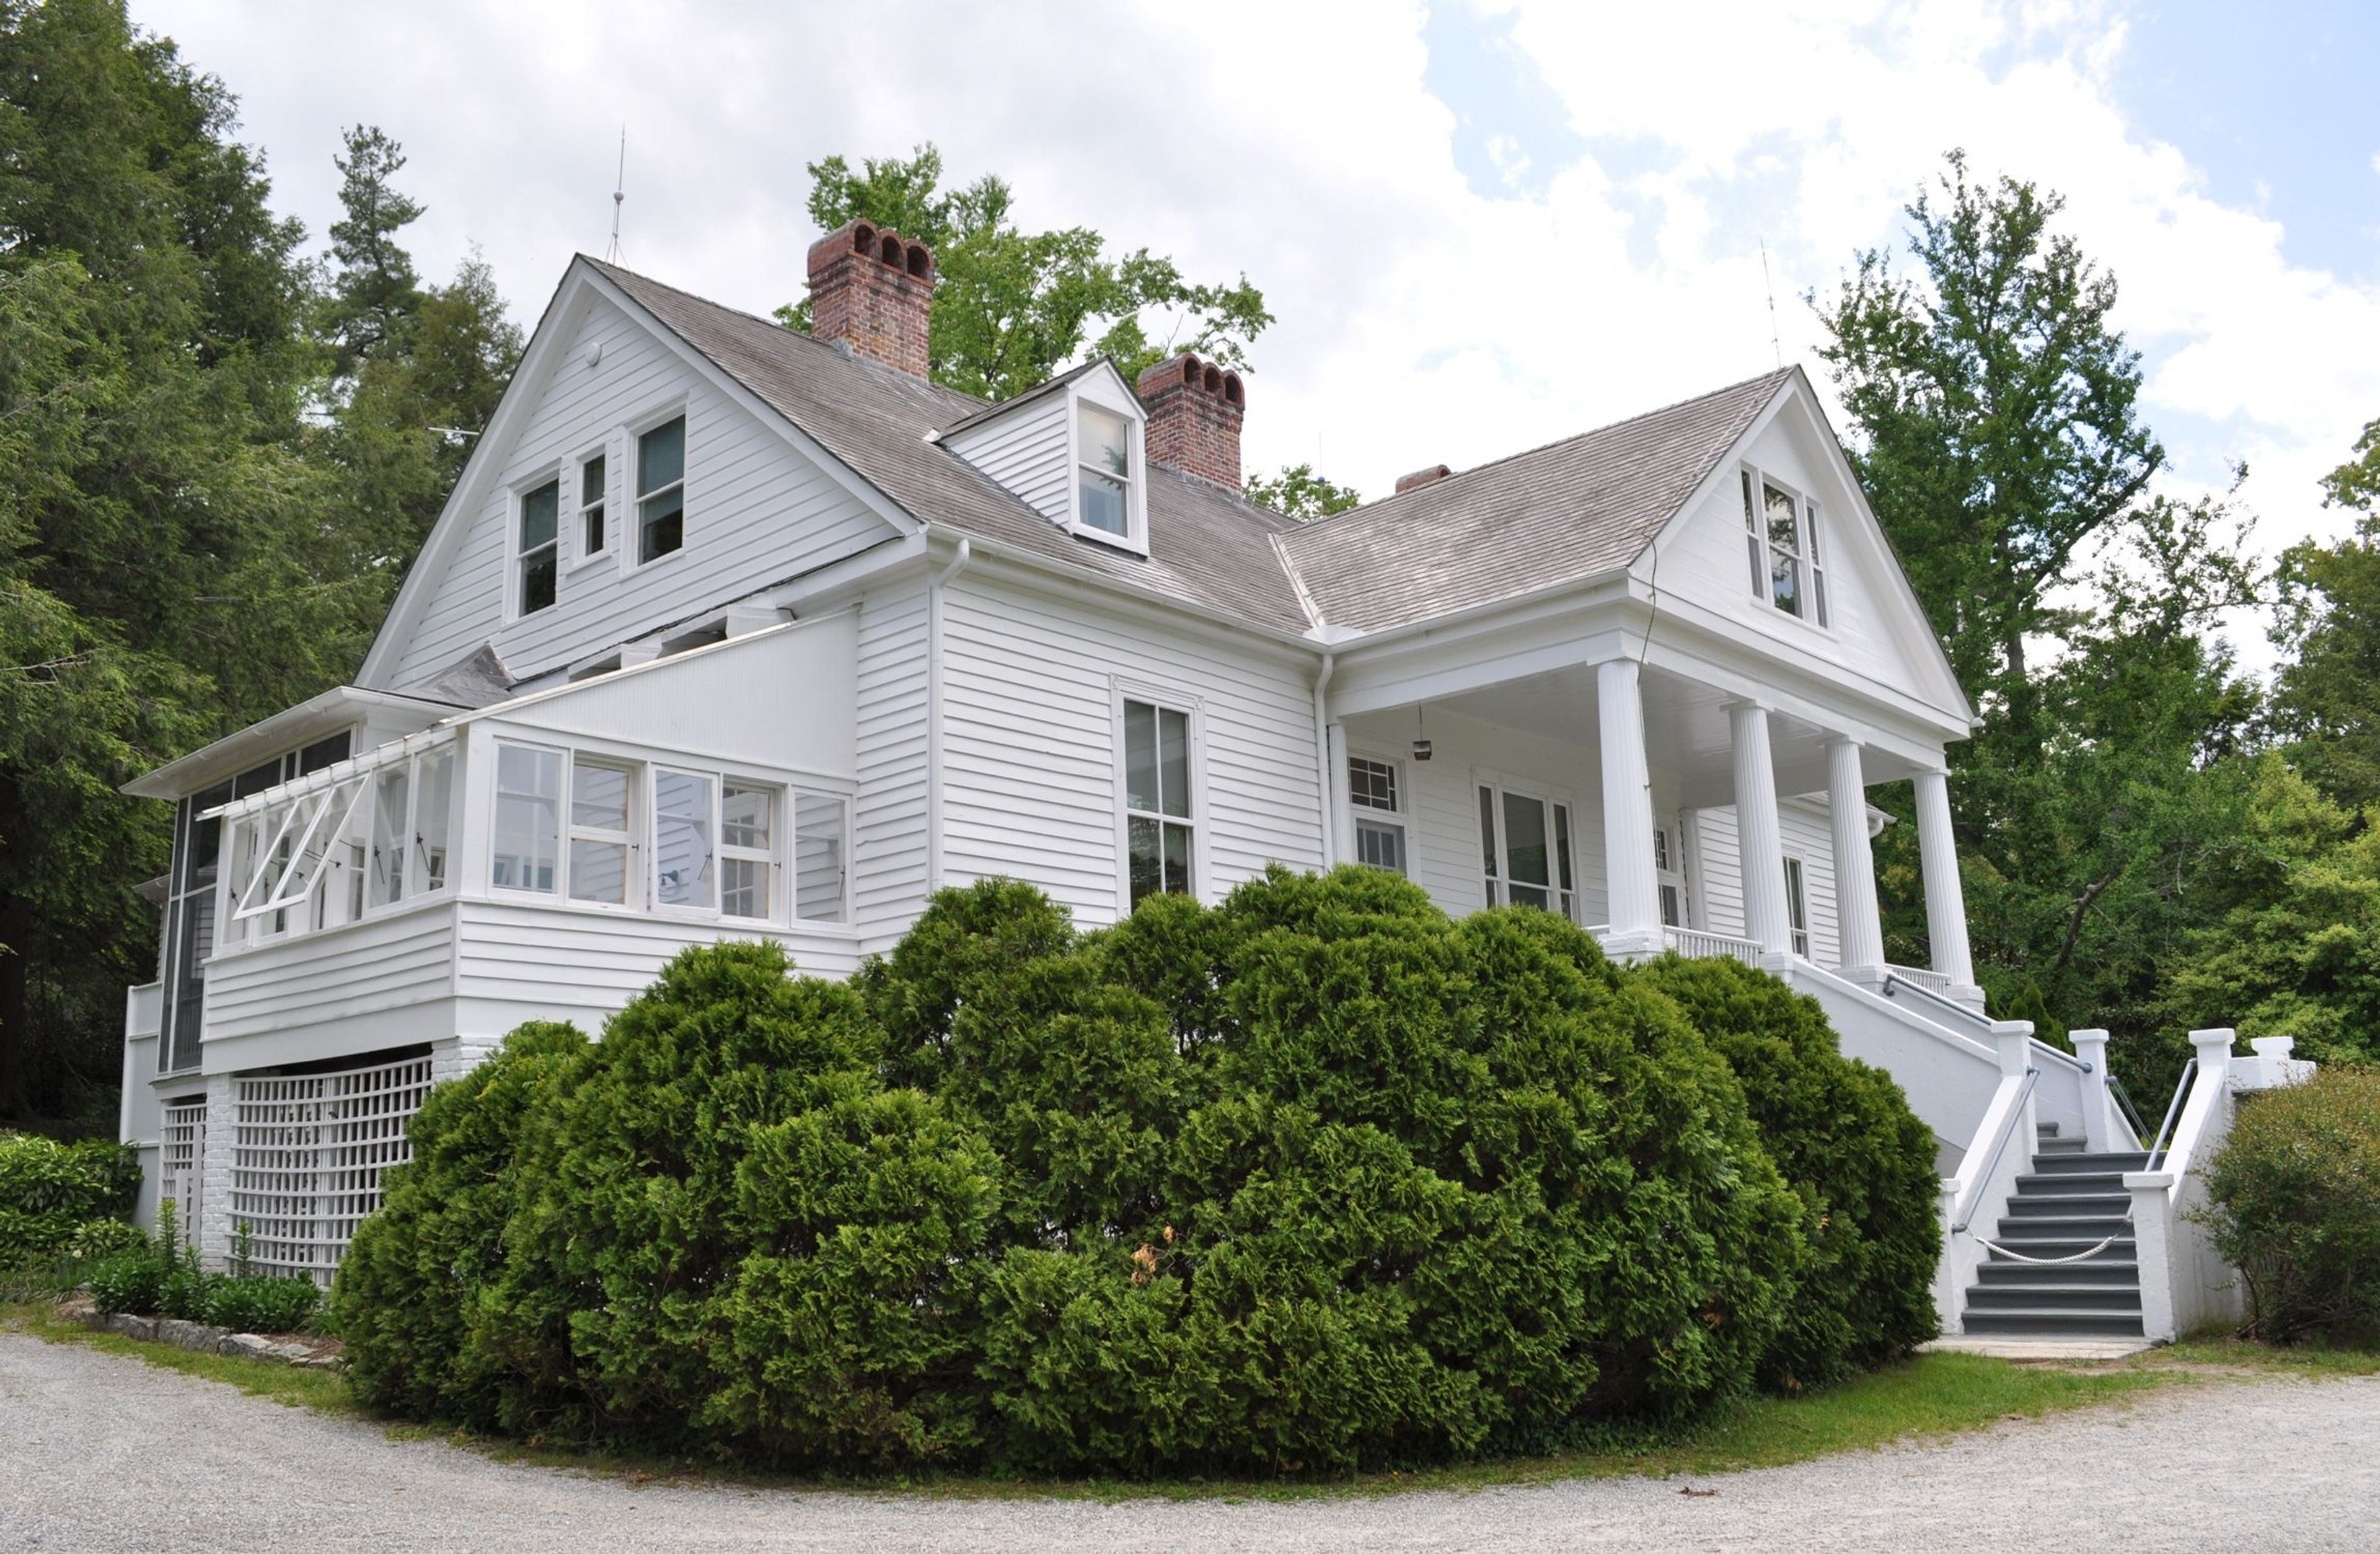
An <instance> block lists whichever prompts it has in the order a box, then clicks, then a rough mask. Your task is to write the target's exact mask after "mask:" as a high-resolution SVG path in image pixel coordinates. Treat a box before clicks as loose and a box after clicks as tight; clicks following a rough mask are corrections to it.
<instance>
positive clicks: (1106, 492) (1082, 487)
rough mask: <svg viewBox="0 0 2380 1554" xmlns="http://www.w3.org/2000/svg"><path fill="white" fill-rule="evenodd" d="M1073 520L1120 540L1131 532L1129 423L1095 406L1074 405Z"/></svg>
mask: <svg viewBox="0 0 2380 1554" xmlns="http://www.w3.org/2000/svg"><path fill="white" fill-rule="evenodd" d="M1075 440H1076V443H1077V465H1076V468H1075V509H1076V510H1075V518H1076V520H1077V521H1078V522H1079V523H1081V524H1082V526H1083V527H1084V528H1093V529H1097V530H1099V532H1100V533H1102V534H1112V535H1114V536H1116V537H1117V538H1119V539H1124V538H1128V537H1129V536H1130V535H1131V533H1132V495H1133V492H1132V482H1133V467H1132V464H1133V460H1132V422H1131V421H1129V420H1127V419H1125V418H1124V417H1123V416H1120V415H1118V414H1116V413H1115V412H1114V411H1112V410H1107V409H1102V408H1100V407H1099V406H1096V405H1088V404H1083V405H1077V406H1076V407H1075Z"/></svg>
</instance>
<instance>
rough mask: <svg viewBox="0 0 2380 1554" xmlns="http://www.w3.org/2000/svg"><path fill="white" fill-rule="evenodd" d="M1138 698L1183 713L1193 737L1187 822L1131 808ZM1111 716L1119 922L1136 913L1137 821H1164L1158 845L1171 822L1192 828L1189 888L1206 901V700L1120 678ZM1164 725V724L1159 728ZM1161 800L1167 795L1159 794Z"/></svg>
mask: <svg viewBox="0 0 2380 1554" xmlns="http://www.w3.org/2000/svg"><path fill="white" fill-rule="evenodd" d="M1131 701H1137V702H1142V703H1144V704H1146V705H1148V706H1152V707H1155V708H1157V709H1158V710H1160V712H1180V713H1182V714H1184V725H1183V728H1184V734H1183V736H1184V738H1185V739H1187V740H1188V741H1189V745H1190V748H1189V758H1190V759H1189V763H1188V764H1189V769H1190V814H1189V817H1188V819H1186V820H1185V819H1184V817H1182V816H1180V815H1163V814H1159V813H1157V812H1156V811H1152V810H1146V809H1135V808H1133V807H1132V802H1131V800H1132V787H1131V783H1132V778H1131V773H1130V771H1129V770H1128V762H1129V759H1130V754H1129V751H1128V749H1127V747H1126V746H1125V744H1124V738H1125V731H1124V704H1125V703H1126V702H1131ZM1109 702H1110V707H1109V715H1110V720H1111V739H1112V740H1113V743H1112V745H1111V749H1112V750H1113V751H1114V752H1115V838H1116V917H1117V920H1118V921H1122V920H1123V918H1125V917H1130V916H1131V915H1132V908H1133V899H1132V822H1133V820H1134V819H1154V820H1156V821H1158V822H1159V825H1160V832H1159V843H1158V845H1159V848H1160V856H1161V853H1162V849H1163V846H1164V840H1163V838H1164V832H1163V831H1162V829H1161V828H1162V827H1163V826H1164V825H1166V824H1169V823H1170V824H1173V825H1187V826H1188V827H1189V828H1190V888H1189V890H1188V891H1187V892H1184V893H1185V894H1186V895H1188V896H1189V897H1190V899H1191V900H1193V901H1199V902H1204V901H1206V900H1207V899H1208V895H1207V756H1206V750H1207V710H1206V705H1205V702H1204V700H1203V699H1202V698H1198V697H1195V696H1184V694H1183V693H1182V692H1180V691H1179V690H1174V689H1169V688H1167V687H1165V686H1151V685H1147V684H1142V683H1135V682H1131V681H1124V680H1118V681H1115V682H1113V683H1112V689H1111V694H1110V697H1109ZM1162 726H1163V725H1162V724H1161V723H1160V731H1161V729H1162ZM1158 767H1159V772H1160V781H1161V780H1162V774H1163V770H1164V759H1163V755H1162V747H1161V746H1160V756H1159V761H1158ZM1159 797H1160V803H1161V801H1162V799H1163V795H1162V794H1160V795H1159Z"/></svg>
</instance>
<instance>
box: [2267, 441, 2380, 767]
mask: <svg viewBox="0 0 2380 1554" xmlns="http://www.w3.org/2000/svg"><path fill="white" fill-rule="evenodd" d="M2322 484H2323V494H2324V499H2325V504H2327V505H2331V506H2338V507H2345V508H2349V509H2350V510H2352V511H2354V512H2355V513H2356V514H2357V519H2356V526H2355V531H2354V533H2352V534H2351V535H2350V536H2349V537H2348V538H2346V539H2344V540H2339V541H2338V542H2337V543H2335V544H2330V545H2317V544H2315V543H2314V542H2313V541H2312V540H2306V541H2303V542H2301V543H2300V544H2297V545H2293V546H2291V547H2290V548H2289V550H2287V551H2286V552H2282V555H2281V559H2280V564H2279V566H2278V567H2277V582H2278V584H2279V589H2278V592H2279V605H2280V610H2279V613H2278V616H2277V619H2276V621H2275V624H2274V629H2273V643H2274V646H2276V647H2277V648H2279V649H2281V650H2283V652H2284V653H2285V654H2287V657H2286V658H2285V659H2284V660H2283V661H2282V663H2281V666H2280V672H2279V673H2278V674H2277V675H2275V677H2274V682H2273V705H2272V717H2271V723H2272V731H2273V733H2274V734H2275V735H2277V736H2278V737H2279V738H2280V739H2281V740H2283V741H2284V742H2285V743H2286V744H2287V746H2288V747H2289V759H2290V761H2291V762H2292V763H2294V764H2295V765H2296V766H2297V768H2298V769H2299V770H2300V771H2303V772H2304V773H2305V774H2306V776H2307V777H2309V778H2310V779H2312V780H2313V783H2315V784H2316V785H2317V786H2319V787H2320V788H2321V789H2322V790H2323V791H2324V792H2325V793H2326V794H2328V795H2330V796H2331V797H2332V798H2334V799H2337V800H2338V802H2339V803H2341V804H2343V805H2345V806H2347V807H2349V808H2350V809H2361V808H2363V807H2367V806H2370V805H2372V804H2374V803H2380V420H2375V421H2374V422H2373V423H2372V424H2370V425H2369V426H2366V427H2365V428H2364V429H2363V435H2362V436H2361V437H2360V438H2358V439H2357V440H2356V443H2355V456H2354V457H2353V458H2351V459H2350V460H2349V461H2348V462H2347V463H2345V464H2342V465H2340V466H2339V467H2338V468H2336V469H2334V470H2332V471H2331V472H2330V473H2329V474H2328V475H2327V476H2325V478H2324V480H2323V482H2322Z"/></svg>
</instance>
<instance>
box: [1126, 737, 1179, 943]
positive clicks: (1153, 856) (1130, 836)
mask: <svg viewBox="0 0 2380 1554" xmlns="http://www.w3.org/2000/svg"><path fill="white" fill-rule="evenodd" d="M1123 771H1124V800H1123V806H1124V869H1125V874H1126V876H1127V879H1128V880H1129V882H1130V888H1131V896H1132V904H1133V905H1135V906H1137V905H1139V904H1141V902H1142V901H1143V900H1145V899H1146V898H1147V897H1149V896H1152V895H1156V894H1158V893H1159V892H1172V893H1173V894H1176V895H1190V894H1194V893H1195V888H1194V886H1193V885H1192V882H1191V880H1192V870H1193V868H1194V863H1193V859H1194V856H1195V852H1196V845H1195V844H1196V835H1195V833H1194V830H1193V828H1194V825H1195V821H1194V819H1193V818H1192V815H1191V805H1190V714H1189V713H1187V712H1184V711H1182V710H1178V709H1175V708H1172V707H1160V706H1158V705H1157V704H1156V703H1154V702H1148V701H1131V700H1127V701H1126V702H1125V703H1124V704H1123Z"/></svg>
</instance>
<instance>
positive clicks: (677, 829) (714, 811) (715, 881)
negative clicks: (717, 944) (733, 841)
mask: <svg viewBox="0 0 2380 1554" xmlns="http://www.w3.org/2000/svg"><path fill="white" fill-rule="evenodd" d="M718 813H719V780H718V779H717V778H716V777H713V776H712V775H711V774H710V772H707V771H673V770H672V769H671V768H669V767H665V766H663V767H656V768H654V769H653V901H654V904H657V905H661V906H683V907H690V908H692V909H694V910H696V911H700V912H707V911H710V910H712V909H714V908H716V907H717V906H718V904H719V892H718V886H719V873H718V856H717V843H718V835H719V829H718V820H717V817H718Z"/></svg>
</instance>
